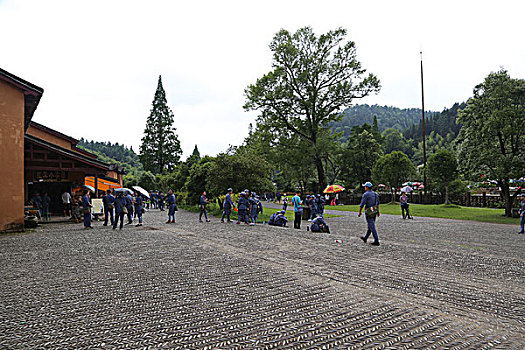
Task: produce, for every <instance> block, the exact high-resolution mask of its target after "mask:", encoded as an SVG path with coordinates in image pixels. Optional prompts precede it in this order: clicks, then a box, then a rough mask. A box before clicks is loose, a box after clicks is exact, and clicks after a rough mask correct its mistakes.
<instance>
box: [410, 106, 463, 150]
mask: <svg viewBox="0 0 525 350" xmlns="http://www.w3.org/2000/svg"><path fill="white" fill-rule="evenodd" d="M466 105H467V104H466V103H465V102H462V103H454V105H453V106H452V107H451V108H445V109H444V110H443V111H442V112H440V113H433V114H431V115H425V135H430V133H431V132H434V133H435V134H437V135H441V136H442V137H444V138H447V137H448V138H449V139H452V140H453V139H455V138H456V137H457V136H458V133H459V129H461V125H460V124H456V119H457V117H458V110H460V109H463V108H465V107H466ZM421 135H423V123H422V121H421V118H420V119H419V121H418V122H417V123H416V124H414V125H412V126H411V127H409V128H407V129H406V130H404V131H403V136H405V138H407V139H413V140H414V141H415V142H418V141H421V140H422V136H421Z"/></svg>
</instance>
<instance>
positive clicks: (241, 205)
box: [237, 192, 249, 225]
mask: <svg viewBox="0 0 525 350" xmlns="http://www.w3.org/2000/svg"><path fill="white" fill-rule="evenodd" d="M248 205H249V202H248V199H247V198H246V192H241V195H240V196H239V202H238V203H237V209H238V210H239V211H238V212H237V225H239V224H240V223H241V221H244V223H245V224H246V225H248V216H247V213H246V211H247V210H248Z"/></svg>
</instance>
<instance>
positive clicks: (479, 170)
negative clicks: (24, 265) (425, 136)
mask: <svg viewBox="0 0 525 350" xmlns="http://www.w3.org/2000/svg"><path fill="white" fill-rule="evenodd" d="M458 123H461V124H462V128H461V131H460V132H459V136H458V140H457V141H458V142H457V146H458V152H459V158H460V159H461V164H462V170H463V171H464V172H465V173H466V174H469V175H471V176H481V175H487V176H488V177H489V178H490V179H493V180H496V181H497V182H498V185H499V187H500V188H501V192H502V196H503V197H504V198H505V213H506V215H507V216H510V215H511V205H512V202H511V198H510V191H509V187H510V179H513V178H519V177H522V176H523V174H524V173H525V133H524V131H523V125H525V80H523V79H513V78H511V77H510V76H509V75H508V73H507V71H505V70H503V69H502V70H500V71H498V72H495V73H490V74H489V75H488V76H487V77H486V78H485V80H484V81H483V82H482V83H481V84H479V85H477V86H476V87H475V88H474V96H473V97H472V98H471V99H470V100H469V101H468V102H467V106H466V107H465V109H463V110H461V111H460V112H459V116H458ZM517 194H518V192H516V193H515V196H516V195H517Z"/></svg>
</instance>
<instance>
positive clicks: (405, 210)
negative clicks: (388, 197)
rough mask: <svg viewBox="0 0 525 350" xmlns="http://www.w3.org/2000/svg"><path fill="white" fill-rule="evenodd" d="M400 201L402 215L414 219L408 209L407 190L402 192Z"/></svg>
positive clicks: (404, 217)
mask: <svg viewBox="0 0 525 350" xmlns="http://www.w3.org/2000/svg"><path fill="white" fill-rule="evenodd" d="M399 203H400V205H401V215H402V216H403V219H412V218H411V217H410V212H409V210H408V196H407V194H406V192H403V193H401V197H399Z"/></svg>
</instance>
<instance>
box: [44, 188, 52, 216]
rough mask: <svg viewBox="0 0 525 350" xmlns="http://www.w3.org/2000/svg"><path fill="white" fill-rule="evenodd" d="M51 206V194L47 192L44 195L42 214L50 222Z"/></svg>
mask: <svg viewBox="0 0 525 350" xmlns="http://www.w3.org/2000/svg"><path fill="white" fill-rule="evenodd" d="M50 204H51V197H49V194H48V193H47V192H44V195H43V196H42V214H43V218H44V220H46V221H49V220H50V219H51V213H50V212H49V205H50Z"/></svg>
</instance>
